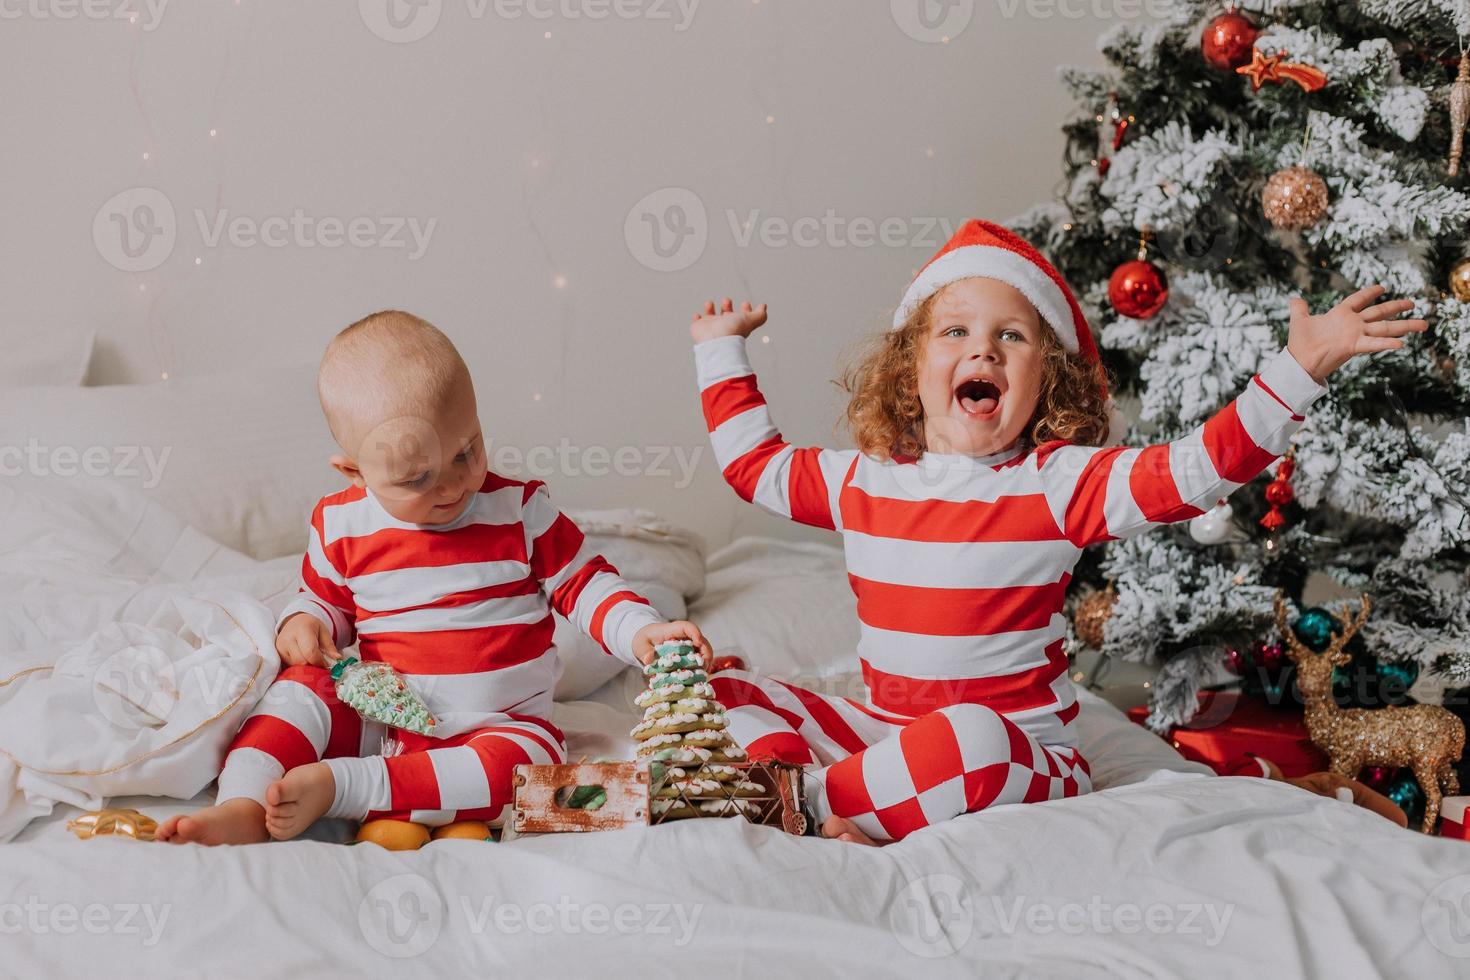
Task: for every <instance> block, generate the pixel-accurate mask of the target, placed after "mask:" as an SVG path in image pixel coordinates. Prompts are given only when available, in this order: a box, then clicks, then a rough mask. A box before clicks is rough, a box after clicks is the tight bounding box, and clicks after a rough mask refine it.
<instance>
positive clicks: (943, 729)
mask: <svg viewBox="0 0 1470 980" xmlns="http://www.w3.org/2000/svg"><path fill="white" fill-rule="evenodd" d="M1381 293H1382V288H1381V287H1378V286H1371V287H1369V288H1366V289H1363V290H1360V291H1359V292H1357V293H1354V294H1353V295H1352V296H1349V297H1348V298H1347V299H1346V300H1344V301H1343V302H1342V303H1340V304H1338V305H1337V306H1336V307H1334V308H1333V309H1332V310H1331V311H1329V312H1328V313H1325V314H1323V315H1321V316H1311V315H1310V314H1309V310H1308V308H1307V305H1306V304H1305V303H1304V302H1303V301H1302V300H1301V299H1293V300H1292V302H1291V310H1290V316H1291V329H1290V336H1289V339H1288V342H1287V345H1286V348H1285V349H1284V350H1282V351H1280V352H1279V353H1277V354H1276V355H1275V356H1274V357H1273V358H1271V360H1270V361H1269V362H1268V363H1267V364H1266V366H1265V367H1264V369H1263V370H1262V371H1261V372H1260V373H1259V374H1257V375H1255V376H1254V377H1252V378H1251V379H1250V381H1249V383H1248V384H1247V385H1246V388H1245V391H1244V392H1242V393H1241V395H1240V396H1239V397H1238V398H1237V399H1236V400H1235V401H1234V402H1232V403H1231V404H1229V405H1227V406H1226V407H1225V408H1224V409H1222V410H1221V411H1220V412H1219V413H1218V414H1216V415H1215V416H1214V417H1213V418H1211V419H1210V420H1208V421H1207V422H1205V423H1204V424H1203V425H1201V426H1200V427H1199V428H1197V429H1196V430H1195V431H1193V432H1191V433H1190V434H1189V435H1187V436H1185V437H1184V438H1183V439H1180V440H1178V441H1176V442H1173V443H1170V444H1167V445H1158V446H1149V447H1146V448H1127V447H1122V446H1117V447H1113V448H1099V447H1101V446H1104V445H1105V444H1106V443H1107V442H1108V436H1109V429H1110V401H1109V398H1108V390H1107V380H1106V377H1105V373H1104V371H1103V369H1102V366H1101V363H1100V361H1099V357H1098V352H1097V348H1096V346H1095V344H1094V342H1093V338H1092V335H1091V332H1090V330H1089V328H1088V325H1087V321H1086V319H1085V318H1084V317H1083V315H1082V312H1081V310H1080V308H1079V307H1078V304H1077V301H1076V299H1075V298H1074V296H1073V294H1072V292H1071V290H1070V289H1069V288H1068V287H1067V285H1066V283H1065V282H1064V281H1063V280H1062V277H1061V275H1060V274H1059V273H1058V272H1057V270H1056V269H1055V268H1054V267H1053V266H1052V265H1051V264H1050V263H1049V262H1048V261H1047V260H1046V259H1045V258H1044V257H1043V256H1042V255H1041V254H1040V253H1039V252H1037V251H1036V249H1034V248H1033V247H1032V246H1031V245H1030V244H1028V243H1027V242H1026V241H1024V240H1022V239H1021V238H1019V237H1018V236H1017V235H1015V234H1014V233H1012V232H1010V231H1009V230H1007V229H1005V228H1002V227H999V226H996V225H993V224H990V223H988V222H982V221H971V222H969V223H967V224H966V225H965V226H964V227H963V228H961V229H960V231H959V232H958V233H957V234H956V236H955V237H954V239H953V240H952V241H951V242H950V243H949V244H948V245H946V246H945V247H944V248H943V249H941V250H940V252H939V254H938V255H937V256H936V257H935V258H934V259H933V260H932V261H931V262H930V263H929V264H928V265H927V266H926V267H925V268H924V269H923V270H922V271H921V272H920V273H919V274H918V276H917V277H916V278H915V279H914V281H913V283H912V284H911V285H910V286H909V288H908V291H907V292H906V293H905V295H904V297H903V302H902V303H901V304H900V305H899V307H898V312H897V313H896V314H895V316H894V321H893V329H892V330H891V331H890V332H889V333H887V334H886V335H885V336H883V337H882V338H881V339H879V340H878V341H877V342H876V344H875V345H874V346H873V348H872V350H871V351H870V352H869V353H868V354H867V356H866V358H865V359H864V360H863V361H862V362H861V363H860V364H859V365H858V367H857V368H856V370H854V371H852V372H851V373H850V374H849V376H848V377H847V379H846V380H847V388H848V390H849V392H850V394H851V401H850V403H849V405H848V408H847V421H848V423H849V426H850V428H851V429H852V432H853V435H854V439H855V442H856V443H857V449H855V450H845V451H838V450H831V449H798V448H795V447H793V446H791V445H789V444H787V443H786V442H785V441H784V440H783V439H782V438H781V435H780V433H779V432H778V431H777V429H776V426H775V424H774V423H773V422H772V421H771V415H770V412H769V411H768V410H767V408H766V400H765V398H764V397H763V396H762V395H761V392H760V390H759V389H758V388H757V387H756V381H755V376H754V374H753V372H752V370H751V367H750V361H749V360H748V359H747V357H746V350H745V340H746V338H747V337H749V336H750V334H751V333H752V332H754V331H755V330H756V329H757V328H759V327H760V326H761V325H762V324H764V323H765V321H766V308H765V306H764V305H762V306H760V307H759V308H756V309H752V307H751V305H750V304H749V303H745V304H743V305H742V306H741V308H740V309H738V310H737V309H735V308H734V305H733V304H732V303H731V301H730V300H728V299H727V300H725V302H724V305H723V307H722V308H717V307H716V305H715V304H714V303H709V304H706V306H705V308H704V311H703V313H702V314H695V316H694V323H693V326H692V328H691V332H692V334H693V337H694V340H695V341H696V345H695V348H694V351H695V362H696V365H697V369H698V377H699V388H700V394H701V399H702V401H703V404H704V415H705V421H706V424H707V426H708V429H709V432H710V439H711V441H712V442H713V444H714V449H715V455H716V457H717V458H718V461H719V464H720V466H721V467H722V468H723V470H724V475H725V479H726V480H727V481H728V482H729V483H730V485H731V486H732V487H734V489H735V491H736V492H737V493H738V494H740V496H741V497H743V498H745V499H746V500H748V501H753V502H755V503H756V504H759V505H760V506H762V507H764V508H765V509H767V510H769V511H771V512H773V513H775V514H779V515H780V516H782V517H788V518H790V519H791V520H794V521H798V522H801V523H803V524H810V525H814V526H816V527H821V528H826V529H828V530H835V531H838V532H840V533H841V534H842V537H843V543H844V547H845V553H846V560H847V569H848V578H849V580H850V582H851V584H852V588H853V591H854V592H855V593H856V595H857V609H858V618H859V619H860V620H861V640H860V642H859V645H858V650H857V653H858V658H859V661H860V664H861V667H862V672H863V679H864V681H865V683H866V686H867V689H868V691H867V693H868V696H867V703H862V702H859V701H856V700H853V699H850V698H840V697H830V696H824V695H820V694H817V693H814V692H811V691H807V690H803V689H802V688H799V687H795V686H793V685H790V684H785V683H781V682H778V681H775V680H773V679H770V678H766V677H762V676H759V675H757V674H754V673H746V672H743V671H726V672H722V673H720V674H716V675H715V676H714V677H712V678H711V682H712V683H713V685H714V689H715V693H716V695H717V696H718V697H719V699H720V700H721V701H722V702H723V703H724V705H725V706H726V708H727V711H728V714H729V718H730V729H731V732H732V734H733V735H734V737H735V738H736V739H737V741H739V742H740V743H741V744H742V745H743V746H744V747H745V748H746V750H747V751H748V752H749V753H750V755H751V756H752V757H753V758H761V757H765V758H774V759H779V760H782V761H785V762H790V763H795V764H801V765H805V766H808V767H809V768H808V773H809V775H808V778H807V780H806V782H807V787H808V794H807V795H808V797H809V800H810V802H811V805H812V808H813V810H814V811H815V814H816V816H817V818H818V820H819V822H821V825H822V832H823V833H824V834H825V835H826V836H828V837H839V838H841V839H844V840H850V841H856V842H860V843H874V842H881V841H887V840H896V839H899V838H902V837H903V836H905V835H906V834H909V833H911V832H913V831H914V830H917V829H919V828H921V827H925V826H927V825H929V824H932V823H935V822H936V821H940V820H947V819H949V818H951V817H954V816H956V815H958V814H961V813H966V812H970V811H974V810H980V809H983V808H985V807H988V806H993V805H995V804H1000V803H1019V802H1027V803H1029V802H1035V801H1041V800H1051V799H1057V798H1061V797H1070V796H1075V795H1078V794H1081V793H1086V792H1088V791H1089V790H1090V789H1091V782H1090V779H1089V773H1088V766H1087V760H1086V759H1084V758H1082V756H1081V755H1080V754H1079V753H1078V751H1077V732H1076V719H1077V710H1078V706H1077V697H1076V693H1075V691H1074V689H1073V686H1072V682H1071V679H1070V678H1069V677H1068V676H1067V658H1066V655H1065V654H1064V652H1063V650H1062V641H1063V637H1064V635H1065V632H1066V621H1065V619H1064V617H1063V614H1062V608H1063V597H1064V595H1065V593H1066V589H1067V583H1068V581H1069V580H1070V578H1071V572H1072V569H1073V568H1074V567H1075V565H1076V563H1077V560H1078V558H1079V557H1080V555H1081V553H1082V549H1083V548H1086V547H1087V546H1088V545H1091V544H1095V543H1098V542H1102V541H1110V540H1114V539H1116V538H1122V537H1126V536H1128V535H1133V534H1138V533H1140V532H1142V531H1146V530H1148V529H1149V528H1153V527H1158V526H1160V525H1163V524H1168V523H1173V522H1176V521H1184V520H1188V519H1189V518H1191V517H1194V516H1196V515H1198V514H1200V513H1201V512H1202V510H1203V509H1204V508H1207V507H1209V506H1211V505H1212V504H1213V503H1214V502H1215V501H1216V500H1218V499H1220V498H1221V497H1225V496H1227V495H1228V494H1230V493H1231V492H1232V491H1233V490H1235V489H1236V488H1237V487H1239V486H1241V485H1242V484H1244V483H1247V482H1249V481H1250V480H1251V479H1252V478H1254V477H1255V476H1257V475H1258V474H1259V473H1261V471H1262V470H1264V469H1265V468H1266V467H1267V466H1268V465H1269V464H1270V463H1271V462H1272V461H1273V460H1275V459H1276V458H1277V457H1279V456H1280V455H1281V454H1282V453H1283V452H1285V450H1286V449H1287V447H1288V445H1289V443H1290V440H1291V436H1292V434H1293V433H1294V432H1296V430H1297V429H1298V428H1299V427H1300V426H1301V425H1302V422H1303V421H1304V419H1303V413H1304V412H1305V411H1306V410H1307V408H1308V407H1310V406H1311V404H1312V403H1313V402H1314V401H1316V400H1317V399H1318V398H1319V397H1321V396H1322V395H1323V394H1324V393H1325V392H1326V390H1327V389H1326V387H1325V386H1324V385H1325V381H1324V379H1325V378H1326V377H1327V375H1329V374H1331V373H1332V372H1333V371H1334V370H1336V369H1337V368H1338V367H1340V366H1341V365H1342V364H1343V363H1345V362H1346V361H1347V360H1349V359H1350V358H1351V357H1353V356H1354V355H1357V354H1365V353H1371V352H1374V351H1381V350H1390V349H1393V348H1397V347H1402V346H1403V341H1401V340H1398V339H1395V338H1398V337H1401V336H1403V335H1404V334H1406V333H1408V332H1410V331H1422V330H1424V329H1425V328H1426V324H1425V322H1424V321H1422V320H1397V319H1393V317H1395V316H1397V315H1398V314H1401V313H1403V312H1405V311H1406V310H1408V309H1410V308H1411V307H1412V306H1413V305H1414V304H1413V301H1411V300H1398V301H1394V302H1386V303H1379V304H1377V305H1373V304H1374V301H1375V300H1376V299H1377V298H1378V297H1379V296H1380V294H1381ZM1297 782H1298V783H1299V785H1303V786H1304V787H1306V788H1308V789H1312V790H1314V791H1316V792H1322V793H1326V794H1328V795H1332V794H1333V793H1334V792H1335V791H1336V790H1338V789H1339V788H1341V789H1344V790H1350V791H1351V792H1352V794H1353V797H1354V799H1355V800H1357V801H1358V802H1361V803H1364V804H1365V805H1369V806H1371V807H1372V808H1374V809H1376V810H1378V811H1379V812H1381V813H1384V814H1385V815H1389V816H1392V815H1397V816H1398V819H1399V822H1402V815H1401V813H1399V812H1398V811H1397V808H1396V807H1394V806H1393V804H1392V803H1390V802H1389V801H1388V800H1387V799H1385V798H1383V797H1381V796H1378V795H1377V794H1373V793H1372V791H1371V790H1368V789H1367V788H1366V787H1363V786H1362V785H1361V784H1355V783H1350V781H1348V780H1343V779H1341V778H1340V777H1333V776H1330V775H1328V774H1325V773H1318V774H1313V775H1312V776H1308V777H1304V778H1303V779H1302V780H1300V781H1297Z"/></svg>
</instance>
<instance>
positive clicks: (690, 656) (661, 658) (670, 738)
mask: <svg viewBox="0 0 1470 980" xmlns="http://www.w3.org/2000/svg"><path fill="white" fill-rule="evenodd" d="M655 652H656V653H657V658H656V659H655V660H654V661H653V663H651V664H649V665H648V666H646V667H644V668H643V672H644V674H645V675H646V676H647V678H648V690H646V691H644V692H643V693H641V694H640V695H638V697H637V698H635V699H634V702H633V703H634V704H636V705H637V706H638V707H640V708H642V709H643V720H642V721H641V722H639V723H638V725H637V727H635V728H634V729H633V731H632V736H633V738H634V739H635V740H636V741H637V742H638V759H639V761H646V762H647V763H648V764H649V768H650V779H649V787H650V797H651V800H650V806H651V812H650V817H651V818H652V821H653V822H655V823H658V822H661V821H663V820H676V819H681V818H683V817H733V816H737V815H744V814H747V813H753V812H755V810H756V809H757V808H758V806H759V804H758V803H757V802H756V801H755V800H754V798H755V797H760V796H762V795H764V793H765V789H764V788H763V787H762V786H761V785H760V784H759V783H756V782H754V781H752V780H750V779H749V778H747V775H746V773H745V771H744V770H743V769H742V768H740V767H739V766H738V765H737V764H739V763H744V762H745V750H744V749H742V748H740V747H739V746H738V745H736V744H735V741H734V739H732V738H731V737H730V733H729V731H728V730H727V729H728V728H729V720H728V719H727V718H726V717H725V708H724V706H723V705H722V704H720V702H719V701H717V700H715V691H714V688H713V687H711V686H710V683H709V676H708V675H707V674H706V673H705V670H704V664H703V663H702V662H701V661H700V658H699V653H698V651H697V650H696V649H695V647H694V645H693V644H692V643H686V642H672V643H661V644H659V646H658V647H657V648H656V651H655Z"/></svg>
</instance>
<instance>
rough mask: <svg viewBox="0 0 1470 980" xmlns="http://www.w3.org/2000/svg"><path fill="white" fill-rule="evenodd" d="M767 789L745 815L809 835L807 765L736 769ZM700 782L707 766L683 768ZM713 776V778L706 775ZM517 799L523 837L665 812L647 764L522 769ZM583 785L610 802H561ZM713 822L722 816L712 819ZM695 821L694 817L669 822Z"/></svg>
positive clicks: (626, 823) (631, 821) (640, 820)
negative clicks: (804, 791)
mask: <svg viewBox="0 0 1470 980" xmlns="http://www.w3.org/2000/svg"><path fill="white" fill-rule="evenodd" d="M732 767H733V768H735V769H739V770H740V771H741V772H742V773H743V774H744V776H745V778H747V779H749V780H751V781H752V782H756V783H759V784H760V785H761V787H762V789H763V790H764V791H765V792H763V793H762V794H761V795H759V796H752V797H745V799H748V800H749V801H750V802H751V804H753V807H752V812H744V811H741V812H740V813H739V814H729V816H736V815H740V816H744V817H745V818H746V819H747V820H749V821H750V822H751V823H755V824H759V825H761V826H768V827H779V828H780V829H781V830H784V831H785V832H786V833H788V834H795V835H798V836H799V835H801V834H804V833H806V830H807V826H806V824H807V820H806V817H805V815H804V814H803V813H802V810H801V806H802V798H801V767H800V766H792V765H787V764H785V763H779V762H742V763H735V764H733V766H732ZM681 768H683V769H685V770H686V771H687V772H689V773H690V775H691V776H693V777H694V778H702V777H706V770H705V767H704V766H703V765H700V766H697V767H695V766H683V767H681ZM706 778H707V777H706ZM514 782H515V801H514V804H513V810H512V816H511V826H512V829H513V830H514V831H515V832H516V833H517V834H549V833H575V832H579V831H586V830H616V829H618V828H620V827H632V826H643V825H649V824H659V823H663V822H664V821H665V817H664V816H663V815H662V814H654V813H653V808H652V807H651V806H650V792H651V789H652V787H651V786H650V785H649V782H650V780H649V769H648V765H647V763H643V762H583V763H575V764H570V765H556V766H532V765H520V766H516V769H515V779H514ZM578 786H601V787H602V788H603V790H604V791H605V792H606V793H607V802H605V803H604V804H603V805H602V806H600V807H598V808H597V809H596V810H581V809H571V808H568V807H566V806H563V805H561V804H560V803H559V802H558V799H557V797H558V794H561V795H563V796H565V794H567V793H570V792H571V790H572V789H574V788H576V787H578ZM709 817H710V818H717V817H716V816H715V815H713V814H711V815H709ZM669 819H689V818H669Z"/></svg>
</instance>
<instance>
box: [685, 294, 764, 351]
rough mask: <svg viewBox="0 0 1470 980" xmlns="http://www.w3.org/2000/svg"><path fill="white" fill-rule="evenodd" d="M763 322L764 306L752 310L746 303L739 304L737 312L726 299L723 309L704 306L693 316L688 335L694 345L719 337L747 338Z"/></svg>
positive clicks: (713, 305) (710, 305) (732, 304)
mask: <svg viewBox="0 0 1470 980" xmlns="http://www.w3.org/2000/svg"><path fill="white" fill-rule="evenodd" d="M765 322H766V304H764V303H762V304H761V305H760V306H757V307H753V308H752V307H751V305H750V303H749V302H748V301H747V302H744V303H741V304H740V309H738V310H737V309H735V304H734V303H733V302H731V301H730V299H729V298H726V300H725V305H724V307H723V308H720V307H717V306H715V304H714V303H706V304H704V312H703V313H696V314H694V323H693V324H692V325H691V326H690V327H689V334H690V336H692V337H693V338H694V342H695V343H696V344H698V343H703V342H704V341H706V340H716V339H718V338H720V337H749V336H750V335H751V334H753V333H755V332H756V331H757V330H758V329H760V326H761V324H763V323H765Z"/></svg>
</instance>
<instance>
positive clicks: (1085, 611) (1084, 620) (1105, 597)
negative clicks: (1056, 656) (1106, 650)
mask: <svg viewBox="0 0 1470 980" xmlns="http://www.w3.org/2000/svg"><path fill="white" fill-rule="evenodd" d="M1117 601H1118V594H1117V593H1116V592H1114V591H1113V587H1112V586H1108V587H1107V588H1106V589H1104V590H1103V591H1101V592H1093V593H1091V594H1089V595H1088V596H1086V597H1084V598H1083V599H1082V601H1080V602H1078V603H1077V609H1076V611H1075V612H1073V613H1072V629H1073V631H1074V632H1075V633H1076V634H1077V638H1078V639H1079V640H1081V641H1082V642H1083V643H1086V644H1087V645H1088V646H1090V647H1092V649H1094V650H1101V649H1102V645H1103V627H1104V626H1105V625H1107V622H1108V620H1109V619H1111V618H1112V615H1113V604H1114V603H1115V602H1117Z"/></svg>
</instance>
